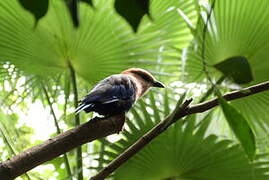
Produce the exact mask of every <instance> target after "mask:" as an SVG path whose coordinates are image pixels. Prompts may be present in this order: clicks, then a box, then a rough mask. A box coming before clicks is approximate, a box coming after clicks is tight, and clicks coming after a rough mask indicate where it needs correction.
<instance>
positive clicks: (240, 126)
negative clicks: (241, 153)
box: [219, 97, 256, 160]
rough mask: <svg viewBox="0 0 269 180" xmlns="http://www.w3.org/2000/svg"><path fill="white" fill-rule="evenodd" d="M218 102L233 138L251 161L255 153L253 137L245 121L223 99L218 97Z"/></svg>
mask: <svg viewBox="0 0 269 180" xmlns="http://www.w3.org/2000/svg"><path fill="white" fill-rule="evenodd" d="M219 102H220V105H221V108H222V110H223V113H224V115H225V117H226V120H227V121H228V124H229V125H230V127H231V129H232V130H233V132H234V134H235V136H236V137H237V139H238V140H239V141H240V143H241V145H242V147H243V148H244V150H245V152H246V154H247V156H248V157H249V159H250V160H253V159H254V156H255V151H256V144H255V136H254V133H253V132H252V129H251V128H250V126H249V124H248V122H247V120H246V119H245V118H244V116H243V115H242V114H240V113H239V112H238V111H237V110H236V109H235V108H234V107H233V106H231V105H230V104H228V102H227V101H226V100H225V99H223V98H221V97H220V98H219Z"/></svg>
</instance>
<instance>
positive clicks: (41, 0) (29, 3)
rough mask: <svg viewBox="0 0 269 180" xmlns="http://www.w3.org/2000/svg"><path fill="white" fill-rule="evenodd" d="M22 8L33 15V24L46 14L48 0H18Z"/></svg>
mask: <svg viewBox="0 0 269 180" xmlns="http://www.w3.org/2000/svg"><path fill="white" fill-rule="evenodd" d="M19 2H20V4H21V5H22V7H23V8H24V9H26V10H27V11H29V12H31V13H32V14H33V15H34V17H35V24H37V22H38V20H39V19H41V18H42V17H43V16H45V15H46V13H47V11H48V8H49V0H38V1H37V0H19Z"/></svg>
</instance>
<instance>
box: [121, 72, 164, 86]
mask: <svg viewBox="0 0 269 180" xmlns="http://www.w3.org/2000/svg"><path fill="white" fill-rule="evenodd" d="M122 74H128V75H131V76H133V77H135V78H136V79H137V80H138V81H139V82H141V83H142V84H144V85H145V86H147V88H150V87H158V88H164V87H165V86H164V85H163V84H162V83H161V82H160V81H157V80H156V79H155V78H154V76H153V75H152V74H150V73H149V72H148V71H146V70H144V69H141V68H130V69H127V70H125V71H123V72H122ZM145 88H146V87H145Z"/></svg>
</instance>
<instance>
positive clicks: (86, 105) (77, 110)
mask: <svg viewBox="0 0 269 180" xmlns="http://www.w3.org/2000/svg"><path fill="white" fill-rule="evenodd" d="M92 106H93V104H84V103H83V104H80V105H79V106H78V107H77V109H75V113H76V114H78V113H79V112H80V111H83V110H85V111H86V112H90V111H91V110H90V109H88V108H91V107H92ZM86 109H87V110H86Z"/></svg>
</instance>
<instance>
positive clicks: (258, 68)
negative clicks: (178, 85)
mask: <svg viewBox="0 0 269 180" xmlns="http://www.w3.org/2000/svg"><path fill="white" fill-rule="evenodd" d="M202 2H203V3H202V4H201V5H200V11H199V12H200V14H201V17H200V19H199V21H198V24H197V26H196V29H195V31H194V36H195V38H194V40H193V42H192V44H191V45H190V46H189V47H188V48H186V49H185V51H186V57H185V58H186V59H187V60H186V69H185V70H186V72H187V75H186V81H187V82H202V81H203V80H204V79H205V74H204V71H203V63H202V46H203V43H204V42H203V30H204V26H205V23H206V19H207V14H208V13H209V11H210V8H211V5H210V3H207V2H206V1H202ZM210 2H213V1H210ZM266 4H267V2H266V1H262V0H257V1H251V0H238V1H233V0H218V1H215V6H214V10H213V12H212V14H211V17H210V21H209V24H208V28H207V32H206V39H205V61H206V65H207V69H208V71H209V75H210V76H211V77H212V78H213V79H218V78H219V77H220V72H219V71H217V69H216V68H214V65H216V64H217V63H219V62H222V61H224V60H225V59H227V58H230V57H234V56H244V57H246V59H247V60H248V62H249V64H250V67H251V71H252V74H253V79H254V80H253V81H252V82H251V83H249V84H247V85H244V86H249V85H252V84H257V83H260V82H263V81H267V80H268V79H269V75H268V73H267V67H268V62H267V61H264V59H267V56H268V52H269V51H268V48H269V46H268V41H267V39H268V38H269V30H268V29H269V28H268V27H269V24H268V22H267V18H268V17H269V13H268V6H267V5H266ZM224 86H225V87H226V89H225V90H227V89H230V86H229V83H226V84H224ZM244 86H243V87H244ZM268 99H269V94H268V93H267V92H265V93H261V94H257V95H254V96H251V97H247V98H244V99H240V100H236V101H234V102H232V104H233V105H234V106H235V107H236V108H237V109H238V110H239V111H240V112H241V113H242V114H243V115H244V116H245V117H246V118H247V120H248V122H249V123H250V124H251V126H252V128H253V129H254V130H255V133H256V135H257V137H258V139H268V132H267V130H266V129H267V128H268V125H269V122H268V120H267V117H266V113H265V112H268V111H269V109H268V107H269V106H268V103H267V102H268ZM254 107H255V108H254Z"/></svg>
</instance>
